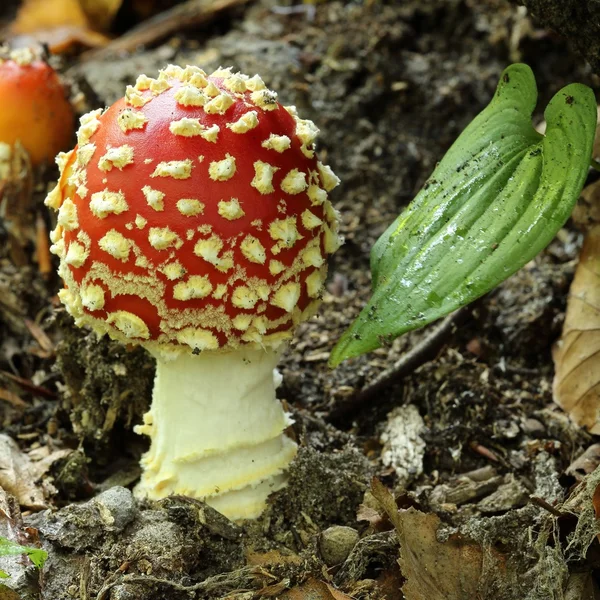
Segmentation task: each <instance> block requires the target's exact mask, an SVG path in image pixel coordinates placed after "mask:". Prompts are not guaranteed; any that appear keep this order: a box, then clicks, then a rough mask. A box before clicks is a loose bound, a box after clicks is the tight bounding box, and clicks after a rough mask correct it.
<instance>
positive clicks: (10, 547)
mask: <svg viewBox="0 0 600 600" xmlns="http://www.w3.org/2000/svg"><path fill="white" fill-rule="evenodd" d="M20 554H21V555H22V554H26V555H27V556H29V559H30V560H31V562H32V563H33V564H34V565H35V566H36V567H37V568H38V569H41V568H42V567H43V566H44V563H45V562H46V559H47V558H48V553H47V552H46V551H45V550H41V549H40V548H30V547H29V546H20V545H19V544H15V543H14V542H11V541H10V540H9V539H7V538H5V537H0V556H18V555H20ZM4 575H6V574H4ZM4 575H0V577H3V576H4ZM6 576H7V577H8V575H6Z"/></svg>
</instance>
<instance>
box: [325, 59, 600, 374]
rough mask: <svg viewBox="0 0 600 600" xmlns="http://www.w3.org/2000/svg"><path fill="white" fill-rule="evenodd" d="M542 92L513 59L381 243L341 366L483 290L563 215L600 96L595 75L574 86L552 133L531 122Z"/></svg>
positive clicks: (582, 170)
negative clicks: (591, 81)
mask: <svg viewBox="0 0 600 600" xmlns="http://www.w3.org/2000/svg"><path fill="white" fill-rule="evenodd" d="M536 100H537V90H536V85H535V79H534V76H533V73H532V71H531V69H530V68H529V67H528V66H527V65H524V64H516V65H512V66H510V67H508V68H507V69H506V70H505V71H504V73H503V74H502V77H501V79H500V82H499V84H498V87H497V89H496V93H495V95H494V98H493V99H492V101H491V102H490V104H489V105H488V106H487V107H486V108H485V109H484V110H483V111H482V112H481V113H480V114H479V115H478V116H477V117H476V118H475V119H474V120H473V121H472V122H471V123H470V124H469V126H468V127H467V128H466V129H465V130H464V131H463V133H462V134H461V135H460V136H459V138H458V139H457V140H456V142H455V143H454V144H453V145H452V147H451V148H450V150H448V152H447V153H446V155H445V156H444V158H443V159H442V161H441V162H440V163H439V165H438V167H437V168H436V169H435V171H434V172H433V174H432V175H431V177H430V178H429V179H428V180H427V182H426V183H425V185H424V186H423V188H422V189H421V191H420V192H419V194H418V195H417V197H416V198H415V199H414V200H413V201H412V202H411V203H410V205H409V206H408V207H407V208H406V209H405V210H404V211H403V212H402V213H401V214H400V216H399V217H398V218H397V219H396V221H395V222H394V223H393V224H392V225H391V226H390V227H389V228H388V229H387V231H386V232H385V233H384V234H383V235H382V236H381V237H380V238H379V240H378V241H377V242H376V244H375V245H374V246H373V249H372V252H371V271H372V275H373V295H372V297H371V300H370V301H369V303H368V304H367V306H366V307H365V308H364V309H363V311H362V312H361V313H360V315H359V316H358V318H357V319H356V321H355V322H354V323H353V324H352V325H351V326H350V327H349V328H348V330H347V331H346V332H345V333H344V335H343V336H342V337H341V338H340V340H339V342H338V344H337V345H336V346H335V348H334V349H333V351H332V353H331V358H330V365H331V366H336V365H338V364H339V363H340V362H342V361H343V360H345V359H347V358H350V357H352V356H358V355H360V354H364V353H365V352H369V351H371V350H374V349H375V348H378V347H380V346H381V345H383V344H384V343H386V342H387V341H391V340H392V339H394V338H395V337H397V336H399V335H401V334H403V333H405V332H407V331H410V330H412V329H417V328H419V327H422V326H423V325H426V324H427V323H430V322H432V321H434V320H435V319H438V318H439V317H442V316H444V315H446V314H448V313H450V312H452V311H453V310H456V309H457V308H459V307H460V306H464V305H466V304H468V303H469V302H472V301H473V300H475V299H476V298H478V297H479V296H482V295H483V294H485V293H486V292H488V291H490V290H491V289H493V288H494V287H495V286H497V285H498V284H499V283H501V282H502V281H504V280H505V279H506V278H507V277H509V276H510V275H512V274H513V273H514V272H515V271H517V270H518V269H520V268H521V267H522V266H523V265H524V264H525V263H527V262H528V261H529V260H531V259H532V258H533V257H534V256H536V254H538V252H540V251H541V250H542V249H543V248H544V247H545V246H546V245H547V244H548V243H549V242H550V241H551V240H552V238H553V237H554V235H555V234H556V232H557V231H558V230H559V229H560V228H561V227H562V226H563V225H564V223H565V221H566V220H567V219H568V217H569V215H570V213H571V210H572V208H573V205H574V204H575V202H576V200H577V198H578V196H579V193H580V192H581V188H582V187H583V183H584V181H585V178H586V174H587V172H588V167H589V164H590V158H591V153H592V145H593V141H594V133H595V129H596V118H597V113H596V102H595V98H594V94H593V93H592V91H591V90H590V89H589V88H588V87H586V86H584V85H581V84H571V85H568V86H567V87H565V88H563V89H562V90H561V91H560V92H558V93H557V94H556V95H555V96H554V98H552V100H551V101H550V103H549V104H548V106H547V108H546V111H545V113H544V114H545V117H546V123H547V128H546V135H545V136H542V135H540V134H539V133H537V132H536V131H535V130H534V129H533V126H532V124H531V114H532V112H533V110H534V108H535V104H536Z"/></svg>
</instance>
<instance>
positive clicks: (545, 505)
mask: <svg viewBox="0 0 600 600" xmlns="http://www.w3.org/2000/svg"><path fill="white" fill-rule="evenodd" d="M529 502H531V503H532V504H537V505H538V506H539V507H541V508H543V509H544V510H547V511H548V512H549V513H550V514H552V515H554V516H555V517H564V516H565V513H563V512H561V511H560V510H558V509H557V508H554V506H552V504H549V503H548V502H546V501H545V500H544V499H543V498H539V497H538V496H529Z"/></svg>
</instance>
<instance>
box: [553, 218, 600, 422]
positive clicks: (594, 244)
mask: <svg viewBox="0 0 600 600" xmlns="http://www.w3.org/2000/svg"><path fill="white" fill-rule="evenodd" d="M553 357H554V365H555V369H556V374H555V376H554V400H555V402H556V403H557V404H559V406H561V407H562V408H563V410H565V411H566V412H567V413H568V414H569V416H570V417H571V419H573V421H575V423H577V424H578V425H581V426H582V427H585V428H586V429H588V430H589V431H590V432H591V433H594V434H598V433H600V418H599V414H600V225H595V226H594V227H592V228H591V229H590V230H589V231H588V234H587V236H586V238H585V242H584V244H583V248H582V249H581V257H580V260H579V265H578V267H577V271H576V272H575V279H574V280H573V283H572V284H571V290H570V293H569V301H568V305H567V314H566V318H565V324H564V327H563V332H562V336H561V338H560V340H559V341H558V342H557V343H556V345H555V346H554V349H553Z"/></svg>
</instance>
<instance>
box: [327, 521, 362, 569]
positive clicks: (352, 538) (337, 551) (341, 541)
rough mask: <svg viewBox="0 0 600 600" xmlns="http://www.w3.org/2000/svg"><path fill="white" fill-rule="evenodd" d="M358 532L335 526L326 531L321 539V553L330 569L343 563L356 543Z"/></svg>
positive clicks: (349, 528)
mask: <svg viewBox="0 0 600 600" xmlns="http://www.w3.org/2000/svg"><path fill="white" fill-rule="evenodd" d="M358 538H359V536H358V531H356V529H352V527H344V526H342V525H334V526H333V527H329V528H328V529H325V531H323V532H322V533H321V536H320V537H319V552H320V553H321V556H322V557H323V560H324V561H325V564H327V566H329V567H333V566H334V565H339V564H341V563H343V562H344V561H345V560H346V559H347V558H348V555H349V554H350V552H352V549H353V548H354V546H356V543H357V542H358Z"/></svg>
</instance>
